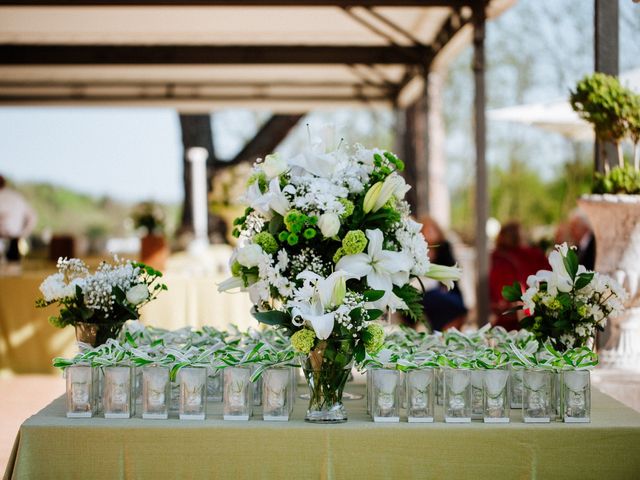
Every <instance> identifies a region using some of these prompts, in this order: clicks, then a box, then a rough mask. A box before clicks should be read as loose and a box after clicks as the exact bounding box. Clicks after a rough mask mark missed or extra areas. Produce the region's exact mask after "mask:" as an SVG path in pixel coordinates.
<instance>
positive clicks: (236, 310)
mask: <svg viewBox="0 0 640 480" xmlns="http://www.w3.org/2000/svg"><path fill="white" fill-rule="evenodd" d="M50 273H52V271H37V272H25V273H23V274H22V275H20V276H11V277H0V373H2V372H13V373H53V372H54V371H55V370H54V369H53V367H51V359H52V358H54V357H59V356H61V357H69V356H73V355H74V354H75V353H76V352H77V347H76V343H75V333H74V329H73V328H72V327H67V328H64V329H62V330H60V329H57V328H54V327H52V326H51V325H50V324H49V321H48V318H49V316H50V315H54V314H56V312H57V310H56V308H55V307H54V306H51V307H48V308H46V309H36V308H35V300H36V298H38V297H39V296H40V292H39V290H38V288H39V286H40V283H42V280H43V279H44V278H45V277H46V276H47V275H49V274H50ZM225 278H226V276H225V275H224V274H222V275H220V274H215V273H208V274H197V273H188V274H187V273H167V274H166V275H165V276H164V277H163V281H164V283H166V284H167V286H168V288H169V290H168V291H166V292H162V293H161V294H160V295H159V296H158V298H157V299H156V300H155V301H154V302H153V303H150V304H148V305H147V306H145V307H144V308H143V311H142V318H141V320H142V322H143V323H145V324H147V325H154V326H156V327H162V328H167V329H177V328H181V327H185V326H191V327H196V328H197V327H202V326H203V325H211V326H214V327H218V328H225V327H226V326H227V325H228V324H229V323H235V324H237V325H238V326H239V327H240V328H242V329H246V328H247V327H248V326H249V325H254V326H255V325H257V323H256V321H255V320H254V319H253V318H252V317H251V315H250V314H249V310H250V308H251V303H250V301H249V296H248V295H247V294H246V293H238V294H228V293H227V294H223V293H219V292H218V290H217V284H218V283H219V282H221V281H222V280H224V279H225Z"/></svg>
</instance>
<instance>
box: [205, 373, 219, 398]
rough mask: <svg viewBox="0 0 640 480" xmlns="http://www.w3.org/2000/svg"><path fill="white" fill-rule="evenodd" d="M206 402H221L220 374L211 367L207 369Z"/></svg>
mask: <svg viewBox="0 0 640 480" xmlns="http://www.w3.org/2000/svg"><path fill="white" fill-rule="evenodd" d="M207 400H208V401H210V402H221V401H222V374H221V373H220V371H219V370H217V369H215V368H213V367H208V368H207Z"/></svg>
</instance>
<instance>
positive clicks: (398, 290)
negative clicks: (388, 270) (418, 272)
mask: <svg viewBox="0 0 640 480" xmlns="http://www.w3.org/2000/svg"><path fill="white" fill-rule="evenodd" d="M393 293H395V294H396V295H397V296H398V297H400V298H401V299H402V300H404V303H406V304H407V310H402V313H403V314H404V315H406V316H407V317H408V318H410V319H411V320H412V321H413V322H421V321H423V320H424V305H423V304H422V292H421V291H420V290H418V289H417V288H415V287H414V286H413V285H410V284H406V285H404V286H402V287H398V286H394V287H393Z"/></svg>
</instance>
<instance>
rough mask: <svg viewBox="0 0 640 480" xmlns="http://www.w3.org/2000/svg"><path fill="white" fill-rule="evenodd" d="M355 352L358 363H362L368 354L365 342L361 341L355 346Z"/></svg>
mask: <svg viewBox="0 0 640 480" xmlns="http://www.w3.org/2000/svg"><path fill="white" fill-rule="evenodd" d="M353 352H354V356H355V359H356V362H357V363H362V362H363V361H364V359H365V356H366V351H365V349H364V343H363V342H359V343H358V344H357V345H356V346H355V348H354V350H353Z"/></svg>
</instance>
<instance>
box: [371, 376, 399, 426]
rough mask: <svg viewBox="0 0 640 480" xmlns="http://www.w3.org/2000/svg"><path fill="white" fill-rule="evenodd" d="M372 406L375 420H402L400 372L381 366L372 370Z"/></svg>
mask: <svg viewBox="0 0 640 480" xmlns="http://www.w3.org/2000/svg"><path fill="white" fill-rule="evenodd" d="M371 373H372V381H371V383H372V387H373V394H372V396H371V401H372V403H371V408H372V411H373V421H374V422H399V421H400V389H399V386H400V372H399V371H398V370H389V369H386V368H379V369H376V370H372V371H371Z"/></svg>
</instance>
